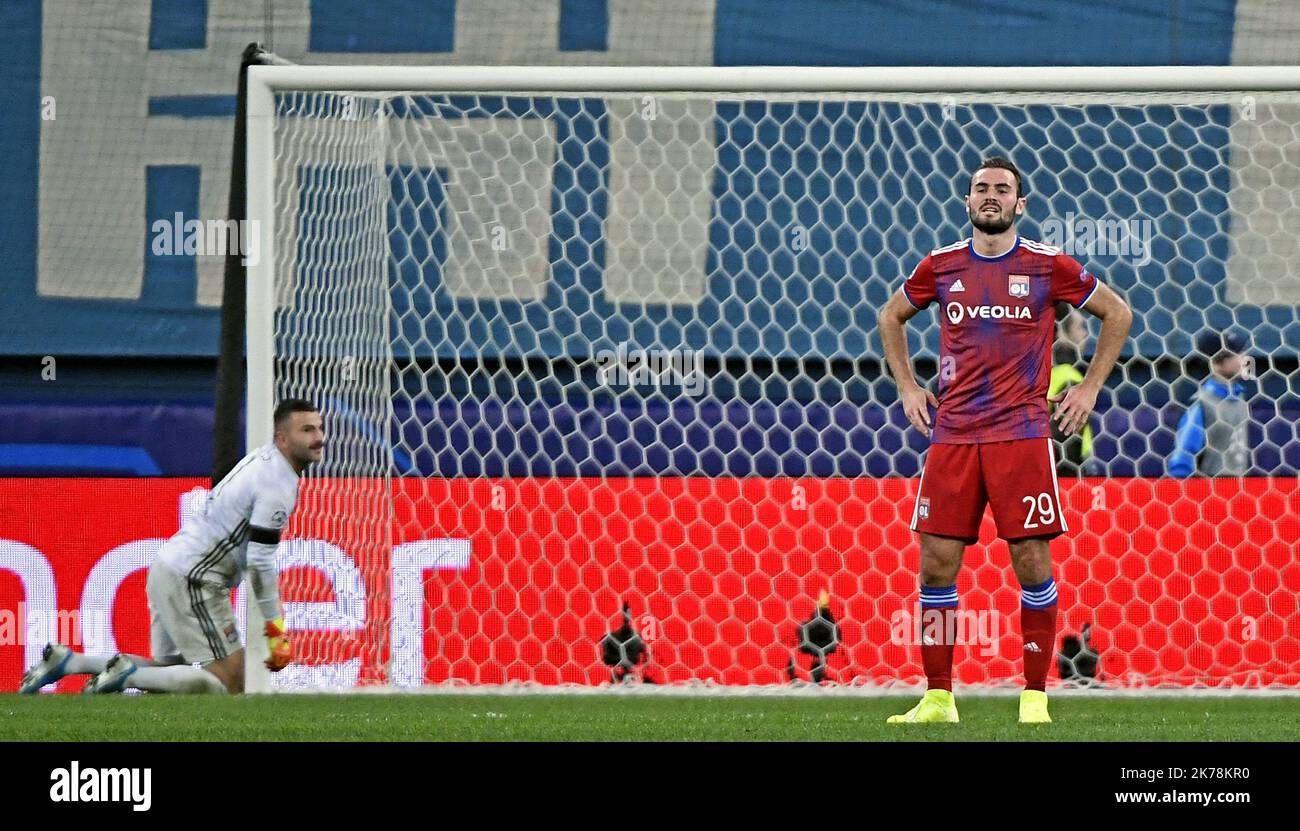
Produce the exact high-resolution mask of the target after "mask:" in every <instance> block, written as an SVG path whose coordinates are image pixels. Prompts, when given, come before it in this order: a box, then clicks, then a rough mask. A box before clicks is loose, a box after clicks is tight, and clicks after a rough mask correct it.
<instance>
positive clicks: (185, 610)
mask: <svg viewBox="0 0 1300 831" xmlns="http://www.w3.org/2000/svg"><path fill="white" fill-rule="evenodd" d="M274 420H275V440H274V442H273V443H271V444H268V445H266V446H264V447H259V448H258V449H257V450H254V451H253V452H252V453H249V454H248V455H247V456H245V457H244V458H243V459H242V460H241V461H240V462H239V464H238V465H236V466H235V467H234V469H233V470H231V471H230V473H228V474H226V477H225V478H224V479H222V480H221V481H220V482H219V483H217V486H216V487H215V488H213V489H212V493H211V494H209V496H208V501H207V504H206V505H205V506H204V509H203V512H202V513H201V514H200V515H199V516H196V517H195V518H194V519H193V521H191V522H190V523H188V524H186V525H185V526H184V527H183V528H181V530H180V531H179V532H177V534H176V535H175V536H174V537H172V538H171V539H169V540H168V541H167V542H166V543H164V544H163V546H162V548H161V549H159V551H158V556H157V557H156V558H155V559H154V562H153V565H151V566H150V567H149V577H148V580H147V582H146V588H145V591H146V593H147V595H148V598H149V618H150V633H149V643H150V647H151V649H152V651H153V658H152V660H151V659H149V658H145V657H142V656H140V655H126V654H118V655H114V656H112V657H107V656H93V655H83V654H82V653H80V652H73V651H72V650H71V649H69V648H68V647H66V646H64V645H63V644H59V643H52V644H47V645H46V647H45V651H44V653H43V654H42V656H41V662H40V663H39V664H37V665H36V666H34V667H32V668H31V669H29V670H28V671H27V673H26V674H25V675H24V676H23V680H22V684H21V685H20V686H19V688H18V691H19V692H21V693H34V692H36V691H37V690H39V689H40V688H41V687H43V686H45V685H46V684H52V683H54V682H55V681H58V680H59V679H60V678H63V677H64V676H66V675H78V674H86V673H89V674H93V675H94V676H95V677H94V678H92V679H90V681H89V682H87V684H86V687H85V690H84V691H85V692H87V693H115V692H121V691H122V690H123V689H126V688H127V687H132V688H135V689H139V690H147V691H150V692H173V693H223V692H231V693H242V692H243V691H244V649H243V646H242V645H241V644H240V642H239V632H238V630H237V629H236V627H235V618H234V616H233V614H232V612H231V605H230V591H231V589H233V588H234V587H235V586H238V585H239V582H240V581H241V580H242V579H243V577H244V573H245V571H247V572H248V576H249V583H250V584H251V587H252V590H253V595H254V596H255V597H256V598H257V604H258V607H259V608H260V610H261V612H262V617H263V619H264V620H265V621H266V629H265V635H266V639H267V644H268V646H269V647H270V657H269V658H267V661H266V666H267V668H268V669H270V670H271V671H272V672H278V671H280V670H282V669H284V668H285V667H286V666H288V665H289V663H290V662H291V661H292V657H293V652H292V647H291V644H290V642H289V635H288V633H287V631H286V630H285V626H284V613H283V612H282V611H281V608H280V590H279V572H278V569H277V567H276V562H275V552H276V547H277V546H278V545H279V542H280V532H281V531H282V530H283V529H284V527H285V525H286V523H287V522H288V519H289V515H290V514H292V513H293V509H294V506H295V505H296V504H297V502H298V479H299V477H300V476H301V475H302V472H303V470H305V469H306V467H307V466H308V465H310V464H311V463H312V462H318V461H320V458H321V449H322V448H323V447H324V445H325V432H324V429H323V427H322V423H321V416H320V412H319V411H317V409H316V407H315V406H314V405H313V404H311V403H310V402H308V401H303V400H301V399H296V398H291V399H287V400H285V401H282V402H280V404H279V406H277V407H276V408H275V416H274ZM194 664H200V665H201V667H202V668H199V667H196V666H193V665H194Z"/></svg>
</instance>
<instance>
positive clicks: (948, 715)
mask: <svg viewBox="0 0 1300 831" xmlns="http://www.w3.org/2000/svg"><path fill="white" fill-rule="evenodd" d="M960 721H961V719H959V718H958V717H957V702H956V701H954V700H953V697H952V693H950V692H949V691H948V690H926V693H925V695H924V696H922V697H921V703H920V704H917V705H916V706H915V707H913V708H912V709H910V710H908V711H907V712H906V713H903V714H902V715H898V716H890V717H889V719H888V721H887V723H889V724H957V723H958V722H960Z"/></svg>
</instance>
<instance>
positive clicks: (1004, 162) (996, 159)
mask: <svg viewBox="0 0 1300 831" xmlns="http://www.w3.org/2000/svg"><path fill="white" fill-rule="evenodd" d="M981 170H1010V171H1011V175H1013V176H1015V177H1016V198H1017V199H1020V198H1021V197H1023V196H1024V195H1025V183H1024V181H1023V180H1022V179H1021V178H1020V168H1018V167H1016V164H1015V162H1013V161H1011V160H1010V159H1004V158H1003V157H1001V156H989V157H988V158H987V159H985V160H984V161H982V162H980V166H979V167H977V168H975V169H974V170H972V171H971V173H970V186H969V187H967V188H966V192H967V193H970V188H971V187H974V186H975V174H976V173H979V172H980V171H981Z"/></svg>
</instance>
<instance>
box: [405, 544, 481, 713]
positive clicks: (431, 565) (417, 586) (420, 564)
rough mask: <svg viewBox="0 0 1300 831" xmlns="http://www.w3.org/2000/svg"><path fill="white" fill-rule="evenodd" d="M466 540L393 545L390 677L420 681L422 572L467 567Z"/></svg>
mask: <svg viewBox="0 0 1300 831" xmlns="http://www.w3.org/2000/svg"><path fill="white" fill-rule="evenodd" d="M470 554H471V546H470V541H469V540H456V539H444V540H420V541H419V542H408V543H403V544H401V545H397V546H394V547H393V559H392V564H393V576H392V579H393V617H392V625H393V630H392V654H393V668H392V681H393V686H395V687H419V686H422V685H423V684H424V668H425V666H427V664H426V662H425V657H424V572H425V571H427V570H428V569H448V570H454V571H459V570H461V569H465V568H468V567H469V562H470Z"/></svg>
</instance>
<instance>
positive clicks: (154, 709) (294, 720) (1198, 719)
mask: <svg viewBox="0 0 1300 831" xmlns="http://www.w3.org/2000/svg"><path fill="white" fill-rule="evenodd" d="M913 703H915V701H914V700H913V699H912V698H910V697H907V698H901V697H893V696H891V697H880V698H853V697H845V696H836V697H825V698H822V697H817V696H798V697H784V698H778V697H772V696H761V697H759V696H755V697H748V698H746V697H738V696H726V697H716V698H713V697H681V696H672V697H669V696H662V695H637V696H626V695H611V696H601V695H500V696H498V695H391V696H386V695H347V696H335V695H330V696H299V695H292V696H255V697H247V698H245V697H230V698H226V697H206V696H205V697H184V696H162V695H152V696H105V697H101V698H84V697H82V696H71V695H64V696H52V695H42V696H28V697H21V696H17V695H0V741H131V740H143V741H175V740H185V741H206V740H221V741H258V740H269V741H285V740H317V741H322V740H323V741H336V740H414V741H440V740H453V741H520V740H546V741H591V740H631V741H636V740H649V741H677V740H688V741H693V740H698V741H763V740H778V741H804V740H811V741H905V740H927V741H935V740H964V741H972V740H974V741H984V740H994V741H1054V740H1055V741H1250V740H1274V741H1297V740H1300V707H1298V706H1297V701H1296V699H1294V698H1288V697H1274V696H1267V697H1265V696H1259V697H1251V696H1249V695H1243V696H1234V697H1204V698H1192V697H1185V696H1176V697H1145V698H1133V697H1113V698H1108V697H1106V696H1104V695H1094V696H1088V697H1079V696H1071V697H1067V696H1061V697H1057V698H1054V699H1053V700H1052V717H1053V719H1055V723H1054V724H1051V725H1043V726H1023V727H1022V726H1021V725H1019V724H1017V723H1016V699H1015V698H1014V697H1001V696H966V697H962V696H961V695H960V694H959V695H958V699H957V704H958V708H959V709H960V711H961V717H962V723H961V724H955V725H933V726H906V725H904V726H893V725H886V724H885V723H884V721H885V717H886V716H888V715H890V714H892V713H896V712H902V711H904V710H906V709H907V708H908V707H910V706H912V704H913Z"/></svg>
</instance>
